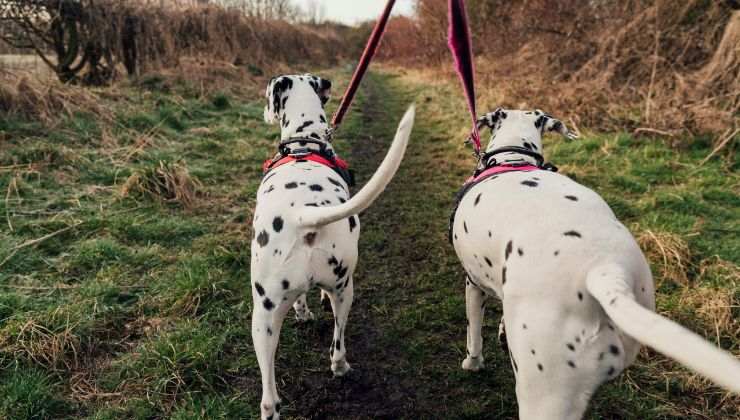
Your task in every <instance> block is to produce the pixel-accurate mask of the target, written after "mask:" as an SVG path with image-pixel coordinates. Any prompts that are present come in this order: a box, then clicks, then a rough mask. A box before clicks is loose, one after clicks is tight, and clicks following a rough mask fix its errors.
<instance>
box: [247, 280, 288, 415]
mask: <svg viewBox="0 0 740 420" xmlns="http://www.w3.org/2000/svg"><path fill="white" fill-rule="evenodd" d="M255 285H256V286H258V285H259V284H258V283H255ZM260 292H261V293H260ZM252 295H253V301H254V307H253V309H252V341H253V343H254V351H255V353H257V362H258V363H259V366H260V373H261V374H262V402H261V404H260V410H261V412H262V419H263V420H266V419H271V420H278V419H279V418H280V398H279V396H278V393H277V386H276V384H275V351H276V349H277V345H278V340H279V338H280V329H281V328H282V326H283V321H284V320H285V316H286V315H287V313H288V311H289V310H290V306H291V303H292V302H290V300H283V298H282V297H280V298H278V296H273V298H274V299H275V300H272V299H270V293H265V291H264V290H263V289H262V288H261V287H260V288H259V289H257V292H253V294H252Z"/></svg>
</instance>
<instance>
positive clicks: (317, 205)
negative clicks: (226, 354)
mask: <svg viewBox="0 0 740 420" xmlns="http://www.w3.org/2000/svg"><path fill="white" fill-rule="evenodd" d="M330 88H331V83H330V82H329V81H328V80H324V79H321V78H318V77H316V76H312V75H309V74H306V75H288V76H280V77H276V78H273V79H272V80H271V81H270V83H269V85H268V87H267V91H266V99H267V106H266V107H265V121H266V122H268V123H273V124H275V123H279V124H280V126H281V139H282V141H286V140H291V139H305V140H312V141H316V142H318V144H316V143H312V142H300V141H299V142H297V143H292V144H290V145H288V146H286V147H288V148H289V149H291V150H295V148H309V149H311V150H319V148H320V145H322V146H323V147H324V148H325V149H326V150H329V151H333V149H332V145H331V143H330V136H329V124H328V122H327V119H326V114H325V112H324V105H325V104H326V102H327V101H328V99H329V90H330ZM413 123H414V108H413V106H412V107H411V108H410V109H409V110H408V111H407V112H406V114H405V115H404V117H403V118H402V120H401V123H400V125H399V128H398V131H397V133H396V136H395V138H394V140H393V143H392V144H391V146H390V149H389V151H388V154H387V155H386V157H385V159H384V160H383V162H382V163H381V165H380V167H379V168H378V170H377V171H376V173H375V174H374V175H373V176H372V178H371V179H370V181H368V183H367V184H366V185H365V186H364V187H363V188H362V189H361V190H360V191H359V192H358V193H357V194H356V195H355V196H353V197H351V198H350V193H349V187H348V185H347V182H345V180H344V179H342V177H341V176H340V175H338V174H337V172H335V171H334V170H333V169H332V168H330V167H328V166H325V165H322V164H320V163H316V162H313V161H310V160H301V159H299V160H297V161H295V162H292V163H290V164H285V165H281V166H279V167H276V168H275V169H273V170H271V171H270V172H269V173H268V174H267V175H266V176H265V177H264V179H263V180H262V184H261V185H260V187H259V190H258V191H257V205H256V208H255V212H254V222H253V227H254V234H255V237H254V240H253V241H252V246H251V266H250V269H251V280H252V298H253V303H254V306H253V312H252V340H253V342H254V349H255V352H256V354H257V360H258V362H259V366H260V371H261V374H262V401H261V416H262V419H265V420H266V419H271V420H277V419H279V417H280V398H279V396H278V393H277V387H276V384H275V351H276V349H277V345H278V339H279V336H280V329H281V326H282V324H283V320H284V319H285V316H286V315H287V313H288V311H289V310H290V308H291V306H292V307H293V308H294V309H295V312H296V317H297V318H298V319H299V320H307V319H311V318H313V314H312V313H311V311H310V310H309V308H308V306H307V304H306V292H308V291H309V290H311V289H312V288H313V287H314V286H318V287H319V288H320V289H321V290H322V294H323V293H326V294H327V295H328V298H329V300H330V303H331V307H332V310H333V312H334V319H335V323H334V324H335V328H334V337H333V340H332V344H331V349H330V360H331V370H332V371H333V372H334V374H335V375H336V376H342V375H344V374H345V373H346V372H347V371H349V369H350V365H349V363H347V359H346V347H345V343H344V336H345V334H344V332H345V328H346V326H347V317H348V315H349V310H350V307H351V306H352V299H353V294H354V292H353V280H352V275H353V273H354V271H355V265H356V264H357V256H358V255H357V241H358V238H359V235H360V221H359V218H358V217H357V214H358V213H359V212H361V211H363V210H364V209H366V208H367V207H368V206H369V205H370V204H371V203H372V202H373V201H374V200H375V199H376V198H377V197H378V195H379V194H380V193H381V192H382V191H383V190H384V189H385V187H386V185H388V183H389V182H390V180H391V179H392V178H393V175H394V174H395V173H396V170H397V169H398V167H399V165H400V163H401V160H402V159H403V155H404V152H405V150H406V145H407V144H408V140H409V136H410V133H411V129H412V127H413Z"/></svg>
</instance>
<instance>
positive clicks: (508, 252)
mask: <svg viewBox="0 0 740 420" xmlns="http://www.w3.org/2000/svg"><path fill="white" fill-rule="evenodd" d="M513 249H514V244H513V243H512V241H509V242H508V243H507V244H506V251H505V253H504V259H505V260H508V259H509V255H511V251H512V250H513Z"/></svg>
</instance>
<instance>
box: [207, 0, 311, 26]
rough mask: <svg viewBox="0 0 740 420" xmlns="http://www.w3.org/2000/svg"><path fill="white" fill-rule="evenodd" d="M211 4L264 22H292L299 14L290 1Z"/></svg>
mask: <svg viewBox="0 0 740 420" xmlns="http://www.w3.org/2000/svg"><path fill="white" fill-rule="evenodd" d="M212 3H214V4H219V5H221V6H224V7H227V8H232V9H237V10H239V11H241V12H242V13H244V14H245V15H247V16H250V17H254V18H258V19H266V20H287V21H294V20H296V19H297V18H298V16H299V12H300V8H299V7H297V6H296V5H295V4H293V2H292V1H291V0H212Z"/></svg>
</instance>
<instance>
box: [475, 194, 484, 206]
mask: <svg viewBox="0 0 740 420" xmlns="http://www.w3.org/2000/svg"><path fill="white" fill-rule="evenodd" d="M482 195H483V193H480V194H478V196H477V197H475V203H473V205H474V206H477V205H478V203H480V197H481V196H482Z"/></svg>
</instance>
